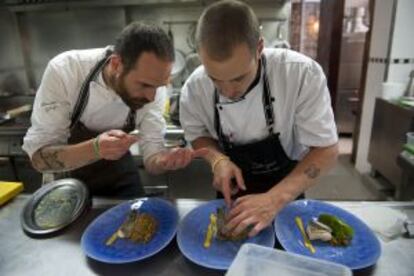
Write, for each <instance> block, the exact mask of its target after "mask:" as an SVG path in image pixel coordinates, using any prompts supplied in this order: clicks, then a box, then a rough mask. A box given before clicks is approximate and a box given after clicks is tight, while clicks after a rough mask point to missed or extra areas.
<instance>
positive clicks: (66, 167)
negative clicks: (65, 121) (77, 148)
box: [32, 146, 98, 173]
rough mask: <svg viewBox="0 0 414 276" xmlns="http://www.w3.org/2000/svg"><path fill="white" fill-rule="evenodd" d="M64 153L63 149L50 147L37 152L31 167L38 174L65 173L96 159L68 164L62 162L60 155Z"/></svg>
mask: <svg viewBox="0 0 414 276" xmlns="http://www.w3.org/2000/svg"><path fill="white" fill-rule="evenodd" d="M63 151H65V148H64V147H60V146H51V147H45V148H42V149H40V150H39V151H37V152H36V153H35V154H34V155H33V158H32V164H33V166H34V167H35V168H36V169H37V170H38V171H40V172H49V173H55V172H66V171H71V170H74V169H77V168H80V167H83V166H86V165H89V164H92V163H94V162H96V161H97V160H98V159H97V158H92V159H89V160H83V161H82V160H78V162H77V163H76V164H70V163H68V162H67V161H65V160H62V157H61V153H62V152H63Z"/></svg>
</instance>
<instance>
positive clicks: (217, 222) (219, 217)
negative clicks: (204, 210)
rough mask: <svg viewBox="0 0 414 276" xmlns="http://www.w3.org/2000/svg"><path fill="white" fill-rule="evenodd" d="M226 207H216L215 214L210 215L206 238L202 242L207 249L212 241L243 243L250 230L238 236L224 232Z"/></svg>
mask: <svg viewBox="0 0 414 276" xmlns="http://www.w3.org/2000/svg"><path fill="white" fill-rule="evenodd" d="M226 217H227V212H226V207H225V206H221V207H217V209H216V212H213V213H211V214H210V217H209V218H210V223H209V224H208V227H207V231H206V238H205V240H204V247H205V248H209V247H210V246H211V243H212V241H213V240H214V239H217V240H221V241H243V240H245V239H247V237H248V234H249V230H250V228H247V229H245V230H244V231H243V232H241V233H240V234H238V235H235V234H233V233H231V232H227V231H226V230H225V225H226V223H227V219H226Z"/></svg>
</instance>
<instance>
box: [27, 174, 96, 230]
mask: <svg viewBox="0 0 414 276" xmlns="http://www.w3.org/2000/svg"><path fill="white" fill-rule="evenodd" d="M90 204H91V199H90V196H89V191H88V189H87V187H86V186H85V185H84V184H83V183H82V182H81V181H79V180H77V179H74V178H64V179H59V180H56V181H53V182H51V183H49V184H47V185H45V186H43V187H41V188H40V189H39V190H37V191H36V192H35V193H34V194H33V196H32V197H31V198H30V199H29V201H28V202H27V203H26V205H25V207H24V208H23V211H22V213H21V225H22V228H23V230H24V231H25V233H27V234H29V235H35V236H41V235H47V234H52V233H56V232H58V231H60V230H62V229H63V228H65V227H67V226H69V225H70V224H71V223H72V222H74V221H75V220H76V219H78V218H79V217H80V216H81V215H82V213H83V212H84V211H85V210H86V208H87V207H89V206H90Z"/></svg>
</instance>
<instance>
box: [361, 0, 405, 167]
mask: <svg viewBox="0 0 414 276" xmlns="http://www.w3.org/2000/svg"><path fill="white" fill-rule="evenodd" d="M394 1H397V0H376V1H375V10H374V15H373V16H374V17H373V26H372V33H371V44H370V50H369V56H370V57H375V58H386V57H387V53H388V41H389V37H390V28H391V21H392V11H393V3H394ZM367 70H368V71H367V79H366V83H365V95H364V99H363V106H362V114H361V116H362V117H361V125H360V129H359V140H358V151H357V156H356V163H355V167H356V169H357V170H358V171H359V172H361V173H366V172H369V171H370V169H371V167H370V164H369V163H368V160H367V159H368V149H369V142H370V138H371V127H372V117H373V115H374V106H375V98H376V97H378V96H379V95H380V92H381V86H382V82H383V81H384V72H385V64H384V63H372V62H369V64H368V69H367Z"/></svg>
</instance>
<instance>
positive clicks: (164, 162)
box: [156, 148, 208, 171]
mask: <svg viewBox="0 0 414 276" xmlns="http://www.w3.org/2000/svg"><path fill="white" fill-rule="evenodd" d="M207 153H208V149H198V150H192V149H188V148H173V149H171V150H169V151H166V152H163V153H161V154H160V156H159V157H157V161H156V162H157V165H158V166H160V167H161V169H163V170H166V171H169V170H178V169H182V168H184V167H186V166H187V165H188V164H190V162H191V161H192V160H193V159H194V158H197V157H203V156H205V155H206V154H207Z"/></svg>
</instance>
